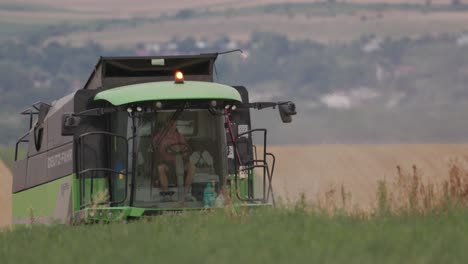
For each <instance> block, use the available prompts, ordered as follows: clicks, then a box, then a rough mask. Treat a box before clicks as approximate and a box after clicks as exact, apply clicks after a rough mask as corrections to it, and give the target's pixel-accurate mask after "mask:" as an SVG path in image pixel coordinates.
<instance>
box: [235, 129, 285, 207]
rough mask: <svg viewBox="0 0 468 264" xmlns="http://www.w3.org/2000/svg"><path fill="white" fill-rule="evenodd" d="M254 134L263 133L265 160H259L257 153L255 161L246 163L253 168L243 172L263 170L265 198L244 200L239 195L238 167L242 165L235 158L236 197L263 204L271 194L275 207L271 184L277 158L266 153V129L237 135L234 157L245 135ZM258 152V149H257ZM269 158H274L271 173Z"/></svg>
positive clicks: (241, 199)
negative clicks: (238, 144) (256, 169)
mask: <svg viewBox="0 0 468 264" xmlns="http://www.w3.org/2000/svg"><path fill="white" fill-rule="evenodd" d="M254 132H263V159H258V157H257V153H255V158H254V159H253V160H249V161H247V162H245V163H246V164H247V163H249V164H252V165H251V166H249V167H248V168H247V169H243V170H242V171H244V170H253V169H255V168H263V196H262V198H261V199H256V198H253V197H249V198H247V199H246V198H243V197H241V195H240V193H239V183H238V181H239V179H238V172H239V168H238V166H239V165H241V164H237V160H236V159H235V158H234V182H235V183H234V185H235V194H236V197H237V199H239V200H240V201H246V202H253V201H260V202H263V203H266V202H267V201H268V200H269V198H270V194H271V196H272V203H273V206H275V198H274V195H273V186H272V184H271V182H272V178H273V172H274V166H275V163H276V158H275V156H274V155H273V154H271V153H267V152H266V142H267V130H266V129H264V128H256V129H252V130H249V131H246V132H244V133H241V134H238V135H237V138H236V139H235V140H234V141H233V149H234V157H236V155H237V141H238V140H239V139H240V138H241V137H243V136H245V135H248V134H250V135H252V134H253V133H254ZM255 150H256V148H255ZM267 156H269V157H271V158H272V161H273V166H272V170H271V171H270V167H269V164H268V162H267ZM267 180H268V191H267V186H266V185H267V183H266V181H267Z"/></svg>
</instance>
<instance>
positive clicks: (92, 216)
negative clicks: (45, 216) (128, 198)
mask: <svg viewBox="0 0 468 264" xmlns="http://www.w3.org/2000/svg"><path fill="white" fill-rule="evenodd" d="M229 206H230V207H231V209H232V210H235V211H237V212H240V209H241V208H250V209H255V208H260V207H270V206H271V204H246V203H237V202H235V203H233V204H232V205H229ZM216 209H220V210H224V207H220V208H217V207H213V208H210V210H216ZM200 210H207V209H206V208H203V207H196V208H194V207H179V208H139V207H128V206H122V207H97V208H85V209H83V211H82V212H83V214H82V215H83V216H84V219H83V220H84V221H83V222H85V223H86V222H95V221H105V222H115V221H121V220H126V219H129V218H141V217H144V216H145V213H147V214H148V215H158V214H173V213H182V212H190V211H200Z"/></svg>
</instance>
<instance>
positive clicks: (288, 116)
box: [278, 102, 297, 123]
mask: <svg viewBox="0 0 468 264" xmlns="http://www.w3.org/2000/svg"><path fill="white" fill-rule="evenodd" d="M278 110H279V113H280V116H281V121H283V123H291V122H292V116H293V115H295V114H297V112H296V105H295V104H294V103H293V102H286V103H283V104H279V105H278Z"/></svg>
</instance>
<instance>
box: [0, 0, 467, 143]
mask: <svg viewBox="0 0 468 264" xmlns="http://www.w3.org/2000/svg"><path fill="white" fill-rule="evenodd" d="M236 48H241V49H243V50H244V52H245V53H246V54H247V55H248V56H247V58H246V59H243V58H241V57H240V56H238V55H236V54H229V55H224V56H221V57H220V58H219V60H218V63H217V77H216V78H217V81H219V82H222V83H227V84H232V85H238V84H243V85H245V86H247V87H248V88H249V89H250V91H251V97H252V98H253V99H254V100H281V99H289V100H293V101H295V102H296V103H297V107H298V111H299V115H298V116H297V118H296V119H295V121H294V123H293V124H292V125H290V126H285V125H283V124H281V123H280V122H279V117H278V115H277V113H276V112H274V113H273V112H272V111H264V112H258V113H255V116H254V118H256V123H255V126H256V127H267V128H270V129H274V130H275V132H274V133H271V136H272V137H271V138H270V140H271V142H272V143H276V144H293V143H295V144H299V143H300V144H303V143H402V142H413V143H415V142H420V143H425V142H437V143H447V142H450V143H456V142H466V141H467V139H468V119H467V118H466V117H465V116H466V115H465V113H466V112H467V110H468V89H467V88H468V87H467V84H468V1H463V0H445V1H444V0H432V1H431V0H408V1H404V0H385V1H372V0H347V1H344V0H341V1H340V0H329V1H299V0H298V1H284V0H283V1H281V0H255V1H247V0H243V1H229V0H201V1H188V0H181V1H171V2H167V1H159V0H158V1H150V0H136V1H121V0H118V1H115V0H114V1H110V0H102V1H90V0H79V1H68V2H63V1H57V0H36V1H32V0H19V1H9V0H2V1H0V80H1V81H0V145H4V146H5V145H11V144H12V143H14V142H15V140H16V138H18V136H19V135H20V134H22V133H24V132H25V129H26V126H27V125H28V124H27V120H26V118H22V117H21V116H20V115H18V114H17V113H18V112H19V111H21V110H23V109H25V108H27V107H28V106H29V105H31V104H32V103H34V102H36V101H46V102H48V101H52V100H54V99H57V98H59V97H61V96H63V95H65V94H67V93H70V92H72V91H74V90H77V89H80V88H81V87H82V85H83V84H84V82H85V81H86V79H87V77H88V76H89V74H90V73H91V71H92V70H93V67H94V65H95V63H96V62H97V60H98V57H99V56H109V55H116V56H125V55H165V54H187V53H210V52H221V51H226V50H231V49H236Z"/></svg>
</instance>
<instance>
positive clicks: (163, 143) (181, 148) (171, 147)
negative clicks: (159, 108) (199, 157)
mask: <svg viewBox="0 0 468 264" xmlns="http://www.w3.org/2000/svg"><path fill="white" fill-rule="evenodd" d="M153 146H156V153H157V155H155V156H156V157H155V166H154V168H155V170H156V171H155V173H157V174H158V175H159V183H160V188H161V190H162V191H161V195H162V196H167V195H171V192H169V190H168V187H169V181H168V177H174V178H175V177H176V166H177V164H176V157H177V156H178V155H180V156H181V157H182V160H183V166H184V172H185V181H184V191H185V198H186V199H188V200H193V197H192V195H191V193H190V188H191V185H192V180H193V174H194V171H195V166H194V165H193V164H192V162H190V155H191V152H192V151H191V148H190V146H189V145H188V144H187V141H186V140H185V137H184V136H183V135H182V134H181V133H179V131H177V125H176V120H169V123H168V124H167V128H166V129H163V131H161V132H158V133H156V134H155V135H154V136H153ZM156 185H157V183H156Z"/></svg>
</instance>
